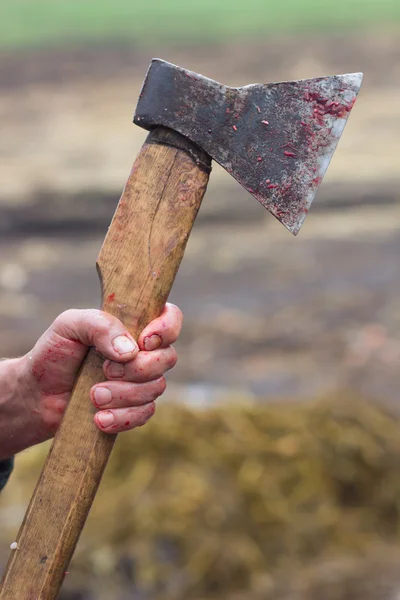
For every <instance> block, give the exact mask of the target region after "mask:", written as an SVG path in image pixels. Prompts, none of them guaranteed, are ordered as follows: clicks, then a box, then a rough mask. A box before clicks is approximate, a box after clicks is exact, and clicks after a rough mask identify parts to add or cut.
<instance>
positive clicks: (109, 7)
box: [0, 0, 400, 48]
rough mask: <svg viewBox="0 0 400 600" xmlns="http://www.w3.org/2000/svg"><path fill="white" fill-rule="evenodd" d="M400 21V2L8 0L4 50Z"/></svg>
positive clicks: (3, 12) (1, 32)
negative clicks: (35, 46)
mask: <svg viewBox="0 0 400 600" xmlns="http://www.w3.org/2000/svg"><path fill="white" fill-rule="evenodd" d="M399 19H400V6H399V3H398V2H397V0H381V2H379V3H378V2H376V0H352V1H350V2H348V1H346V0H339V1H338V0H337V1H336V2H335V4H334V5H333V6H332V4H331V3H330V2H328V1H326V0H323V1H322V2H320V1H317V0H306V1H302V0H285V2H265V0H247V2H246V3H243V2H242V1H241V0H219V1H218V2H215V1H213V0H201V1H200V0H192V1H191V2H187V1H185V0H169V1H168V2H164V0H151V1H149V2H139V1H133V2H132V1H130V0H114V1H113V2H105V1H102V2H96V1H95V0H85V2H81V1H79V0H69V2H54V1H52V0H39V1H38V2H35V3H34V4H33V3H32V2H31V1H30V0H18V1H13V0H3V2H2V4H1V5H0V47H17V48H18V47H23V46H31V45H40V46H43V45H47V44H49V43H57V44H59V43H60V42H61V43H62V42H71V41H81V42H82V41H84V42H88V41H93V40H102V41H105V40H115V39H116V38H118V39H119V41H122V40H134V42H135V43H136V44H137V43H141V44H143V43H144V44H146V45H149V44H152V43H154V42H155V41H163V42H167V43H176V41H177V40H179V42H180V43H182V42H183V43H186V44H193V43H194V42H210V41H211V42H219V43H220V42H221V41H223V40H226V39H229V38H231V37H232V36H235V37H237V36H238V37H239V38H250V37H251V38H254V36H256V37H260V39H262V38H263V37H264V36H265V35H266V34H270V33H273V34H276V33H280V32H282V31H287V30H290V31H296V32H298V31H301V30H306V31H310V30H311V31H312V30H314V29H316V28H318V29H321V28H322V29H326V30H332V29H335V28H338V27H340V28H342V29H343V28H346V29H347V28H351V27H352V26H354V25H357V26H359V25H360V24H364V23H367V24H371V23H373V24H374V25H375V26H376V25H379V24H385V23H389V24H391V23H393V20H399Z"/></svg>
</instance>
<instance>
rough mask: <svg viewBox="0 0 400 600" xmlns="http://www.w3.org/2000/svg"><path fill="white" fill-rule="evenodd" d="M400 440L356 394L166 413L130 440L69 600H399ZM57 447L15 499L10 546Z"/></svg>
mask: <svg viewBox="0 0 400 600" xmlns="http://www.w3.org/2000/svg"><path fill="white" fill-rule="evenodd" d="M398 431H399V421H398V419H395V418H393V416H391V415H390V414H389V413H387V412H384V411H382V410H380V409H377V408H376V407H374V406H373V405H368V404H366V403H365V402H361V401H357V400H356V399H355V398H354V397H351V398H346V397H341V398H340V397H335V398H332V399H330V400H326V401H323V402H318V403H307V404H305V405H303V406H299V405H297V406H296V405H293V404H292V403H290V402H288V403H286V404H285V405H281V406H272V407H269V408H267V407H265V406H262V405H261V406H260V405H259V406H254V405H253V406H251V405H247V406H243V405H237V404H236V405H235V403H233V404H232V401H231V400H228V399H227V402H226V403H225V404H224V405H222V406H220V407H218V408H213V409H210V410H207V411H204V410H199V409H197V410H194V409H184V408H182V407H178V406H173V405H170V406H168V407H167V406H164V407H163V408H161V409H160V411H159V414H158V415H157V419H155V420H153V421H152V422H151V423H150V424H149V425H148V426H146V427H144V428H143V429H141V430H140V431H138V432H136V433H135V434H134V435H132V436H127V435H122V436H120V438H119V440H118V443H117V447H116V449H115V451H114V453H113V456H112V460H111V464H110V466H109V468H108V469H107V472H106V476H105V479H104V482H103V483H102V486H101V490H100V492H99V495H98V497H97V499H96V501H95V504H94V506H93V510H92V513H91V516H90V518H89V521H88V524H87V527H86V530H85V533H84V535H83V537H82V540H81V542H80V544H79V546H78V549H77V551H76V555H75V559H74V561H73V564H72V565H71V567H70V569H69V573H68V575H66V579H65V586H64V587H65V589H64V593H63V594H62V596H61V598H62V600H72V599H76V598H85V600H86V599H92V598H93V599H96V600H109V599H111V598H112V599H115V600H123V599H128V598H133V597H135V598H145V599H147V598H149V599H150V598H151V599H152V600H158V599H160V600H161V599H165V600H167V599H168V600H176V599H180V598H188V599H191V600H200V599H205V598H211V599H218V598H225V599H232V600H239V599H241V600H242V599H243V600H244V599H247V598H251V599H252V600H253V599H256V600H261V599H262V600H276V599H277V598H278V599H279V600H293V599H296V600H321V599H322V598H323V599H324V600H378V599H379V600H394V599H395V598H397V597H398V596H397V595H396V594H399V593H400V573H399V570H398V562H397V561H398V560H399V558H400V550H399V549H396V544H398V543H399V536H400V520H399V515H400V512H399V511H400V506H399V494H400V479H399V477H398V463H399V460H400V438H399V435H398ZM45 451H46V448H45V447H42V448H41V449H34V450H30V451H28V452H26V453H24V456H23V457H21V458H22V460H21V459H20V460H19V461H18V462H19V463H20V464H19V466H18V469H17V472H16V474H15V476H14V479H13V482H12V485H10V487H9V488H8V489H6V490H5V492H4V496H3V497H2V511H1V512H0V529H1V532H2V536H3V539H5V540H7V541H11V540H13V539H14V538H15V532H16V527H17V524H18V523H19V521H20V519H21V517H22V514H23V510H24V506H25V502H26V497H27V496H28V495H29V494H30V492H31V490H32V488H33V485H34V483H35V480H36V477H37V476H38V473H39V469H40V465H41V462H42V460H43V457H44V455H45ZM5 554H6V552H5V548H4V546H3V548H2V550H1V553H0V557H1V559H2V560H3V559H4V557H5ZM396 562H397V566H396ZM78 590H80V593H81V595H78Z"/></svg>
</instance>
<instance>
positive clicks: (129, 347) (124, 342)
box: [112, 335, 137, 354]
mask: <svg viewBox="0 0 400 600" xmlns="http://www.w3.org/2000/svg"><path fill="white" fill-rule="evenodd" d="M112 345H113V348H114V350H115V351H116V352H118V354H127V353H128V352H133V351H134V350H136V348H137V346H136V344H135V342H133V341H132V340H131V339H129V338H128V337H127V336H126V335H119V336H118V337H116V338H114V339H113V341H112Z"/></svg>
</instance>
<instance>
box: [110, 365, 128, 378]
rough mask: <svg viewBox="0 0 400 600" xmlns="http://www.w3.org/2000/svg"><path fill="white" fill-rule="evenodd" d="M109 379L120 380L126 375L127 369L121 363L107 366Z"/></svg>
mask: <svg viewBox="0 0 400 600" xmlns="http://www.w3.org/2000/svg"><path fill="white" fill-rule="evenodd" d="M106 373H107V377H113V378H117V377H118V378H119V377H123V376H124V375H125V367H124V365H121V363H116V362H110V363H109V364H108V365H107V366H106Z"/></svg>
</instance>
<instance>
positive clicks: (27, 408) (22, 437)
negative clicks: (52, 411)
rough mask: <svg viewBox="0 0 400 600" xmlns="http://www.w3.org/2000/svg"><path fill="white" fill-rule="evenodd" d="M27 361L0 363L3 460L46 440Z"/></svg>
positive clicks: (0, 429)
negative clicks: (41, 437) (30, 382)
mask: <svg viewBox="0 0 400 600" xmlns="http://www.w3.org/2000/svg"><path fill="white" fill-rule="evenodd" d="M26 361H27V359H26V357H21V358H12V359H6V360H2V361H0V460H4V459H7V458H11V457H12V456H13V455H14V454H16V453H17V452H20V451H21V450H24V449H25V448H28V447H29V446H32V445H34V444H37V443H39V442H41V441H42V440H41V439H39V437H38V435H37V432H38V431H39V430H40V420H39V418H38V417H39V415H38V413H39V411H37V409H36V410H35V408H36V402H35V393H34V390H32V389H30V387H29V384H28V383H27V381H28V380H29V377H27V369H26Z"/></svg>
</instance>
